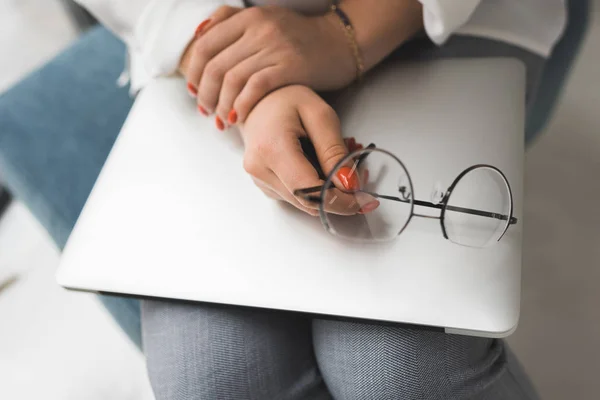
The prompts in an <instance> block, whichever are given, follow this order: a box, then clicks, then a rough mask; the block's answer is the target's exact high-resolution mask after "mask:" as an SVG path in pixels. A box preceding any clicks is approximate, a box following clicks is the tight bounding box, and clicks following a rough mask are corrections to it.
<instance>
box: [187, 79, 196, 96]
mask: <svg viewBox="0 0 600 400" xmlns="http://www.w3.org/2000/svg"><path fill="white" fill-rule="evenodd" d="M187 89H188V92H190V95H191V96H192V97H196V96H197V95H198V89H196V87H195V86H194V85H192V84H191V83H189V82H188V84H187Z"/></svg>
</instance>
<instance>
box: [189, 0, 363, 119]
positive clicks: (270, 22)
mask: <svg viewBox="0 0 600 400" xmlns="http://www.w3.org/2000/svg"><path fill="white" fill-rule="evenodd" d="M332 17H333V18H336V17H335V16H332V15H325V16H314V17H308V16H304V15H301V14H298V13H296V12H294V11H292V10H289V9H286V8H282V7H252V8H247V9H238V8H231V7H221V8H220V9H219V10H217V11H216V12H215V14H214V15H213V17H212V18H211V19H210V21H209V22H207V23H205V24H204V25H203V26H202V27H201V28H202V29H200V32H198V33H197V35H196V37H195V39H194V41H193V42H192V43H191V44H190V46H189V47H188V49H187V50H186V52H185V54H184V56H183V58H182V61H181V66H180V70H181V71H182V73H183V74H184V76H185V77H186V78H187V80H188V88H190V91H191V92H192V93H193V94H195V95H196V97H197V102H198V106H199V110H200V111H201V112H202V113H204V114H206V115H208V114H212V113H213V112H216V114H217V127H219V128H220V129H223V127H224V124H223V123H224V122H228V123H229V124H234V123H236V122H238V121H239V122H241V121H244V120H245V119H246V117H247V115H248V113H249V112H250V110H252V108H253V107H254V106H255V105H256V103H258V101H260V99H262V98H263V97H264V96H265V95H267V94H268V93H269V92H271V91H273V90H275V89H277V88H280V87H283V86H286V85H290V84H302V85H305V86H308V87H311V88H313V89H315V90H330V89H338V88H341V87H344V86H346V85H348V84H349V83H350V82H351V81H352V80H353V79H354V78H355V76H356V66H355V64H354V59H353V56H352V52H351V49H350V47H349V46H348V43H347V38H346V36H345V34H344V32H343V31H342V29H341V27H340V26H339V21H335V20H334V19H332Z"/></svg>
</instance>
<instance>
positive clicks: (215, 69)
mask: <svg viewBox="0 0 600 400" xmlns="http://www.w3.org/2000/svg"><path fill="white" fill-rule="evenodd" d="M204 73H205V74H206V77H207V78H208V79H211V80H213V81H215V82H220V81H221V80H222V79H223V76H224V75H225V72H224V71H223V68H222V67H221V66H220V65H217V64H216V63H214V62H209V63H208V64H207V65H206V68H205V69H204Z"/></svg>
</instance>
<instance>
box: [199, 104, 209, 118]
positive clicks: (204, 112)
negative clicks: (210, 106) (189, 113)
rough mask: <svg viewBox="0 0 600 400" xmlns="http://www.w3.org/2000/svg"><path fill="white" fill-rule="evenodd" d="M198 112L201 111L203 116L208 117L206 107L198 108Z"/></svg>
mask: <svg viewBox="0 0 600 400" xmlns="http://www.w3.org/2000/svg"><path fill="white" fill-rule="evenodd" d="M198 111H200V113H201V114H202V115H204V116H205V117H208V111H206V110H205V109H204V107H202V106H198Z"/></svg>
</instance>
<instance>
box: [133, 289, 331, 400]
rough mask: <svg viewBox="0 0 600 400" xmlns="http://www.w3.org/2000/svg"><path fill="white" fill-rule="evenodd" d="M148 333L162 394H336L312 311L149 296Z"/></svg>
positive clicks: (167, 397) (164, 398)
mask: <svg viewBox="0 0 600 400" xmlns="http://www.w3.org/2000/svg"><path fill="white" fill-rule="evenodd" d="M142 332H143V343H144V352H145V354H146V359H147V365H148V373H149V376H150V382H151V384H152V388H153V389H154V393H155V395H156V398H157V400H178V399H182V400H183V399H186V400H196V399H198V400H200V399H210V400H212V399H244V400H252V399H258V400H263V399H278V400H279V399H280V400H286V399H310V400H313V399H314V400H317V399H328V398H330V397H329V393H328V392H327V389H326V388H325V386H324V384H323V381H322V378H321V376H320V374H319V372H318V369H317V366H316V362H315V359H314V353H313V349H312V337H311V321H310V320H309V319H307V318H305V317H302V316H298V315H295V314H290V313H278V312H269V311H255V310H248V309H241V308H235V307H223V306H216V305H214V306H213V305H201V304H186V303H177V302H167V301H150V300H147V301H143V303H142Z"/></svg>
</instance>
